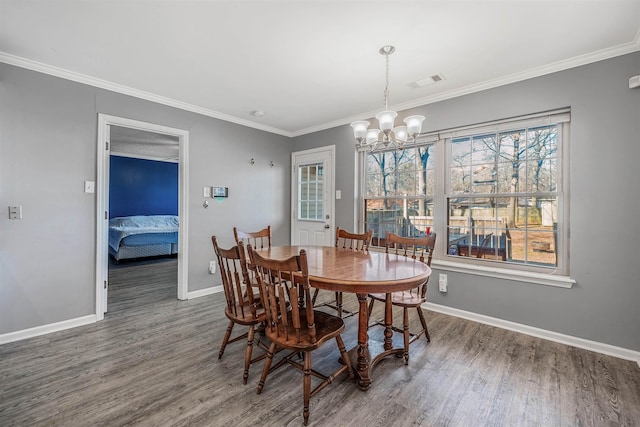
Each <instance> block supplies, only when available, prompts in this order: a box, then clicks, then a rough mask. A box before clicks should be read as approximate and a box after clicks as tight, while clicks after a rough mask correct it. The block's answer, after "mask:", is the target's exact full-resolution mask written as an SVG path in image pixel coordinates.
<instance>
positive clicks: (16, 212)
mask: <svg viewBox="0 0 640 427" xmlns="http://www.w3.org/2000/svg"><path fill="white" fill-rule="evenodd" d="M9 219H22V206H9Z"/></svg>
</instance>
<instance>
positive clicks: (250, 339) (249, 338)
mask: <svg viewBox="0 0 640 427" xmlns="http://www.w3.org/2000/svg"><path fill="white" fill-rule="evenodd" d="M254 334H255V330H254V329H253V325H251V326H249V334H248V336H247V348H246V349H245V351H244V374H242V384H246V383H247V380H248V379H249V366H250V365H251V352H252V351H253V337H254Z"/></svg>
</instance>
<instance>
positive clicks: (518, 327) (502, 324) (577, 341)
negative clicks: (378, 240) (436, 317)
mask: <svg viewBox="0 0 640 427" xmlns="http://www.w3.org/2000/svg"><path fill="white" fill-rule="evenodd" d="M422 308H424V309H426V310H431V311H435V312H438V313H443V314H448V315H450V316H455V317H461V318H463V319H467V320H472V321H474V322H479V323H484V324H486V325H491V326H495V327H498V328H502V329H507V330H510V331H514V332H520V333H522V334H526V335H531V336H533V337H538V338H542V339H546V340H549V341H554V342H557V343H560V344H566V345H570V346H573V347H578V348H582V349H585V350H590V351H594V352H596V353H601V354H606V355H609V356H613V357H618V358H620V359H625V360H631V361H634V362H636V363H638V366H640V351H635V350H629V349H627V348H622V347H616V346H614V345H610V344H604V343H600V342H596V341H590V340H586V339H584V338H578V337H574V336H571V335H565V334H560V333H557V332H553V331H547V330H546V329H540V328H535V327H533V326H528V325H523V324H522V323H515V322H510V321H508V320H502V319H498V318H496V317H490V316H485V315H483V314H477V313H473V312H470V311H464V310H459V309H457V308H452V307H447V306H445V305H440V304H434V303H431V302H426V303H424V304H423V305H422Z"/></svg>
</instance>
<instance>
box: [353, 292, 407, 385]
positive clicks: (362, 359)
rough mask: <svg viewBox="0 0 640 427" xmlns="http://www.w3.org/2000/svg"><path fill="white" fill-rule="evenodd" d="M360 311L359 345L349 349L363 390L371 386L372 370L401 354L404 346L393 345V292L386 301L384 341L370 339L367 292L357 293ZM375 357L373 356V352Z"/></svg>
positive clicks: (358, 381)
mask: <svg viewBox="0 0 640 427" xmlns="http://www.w3.org/2000/svg"><path fill="white" fill-rule="evenodd" d="M357 295H358V303H359V311H358V346H357V347H355V348H353V349H351V350H350V351H349V360H350V361H351V367H352V368H353V370H354V373H355V375H356V383H357V384H358V387H360V389H361V390H368V389H369V387H371V370H372V369H373V367H374V366H375V364H376V363H378V362H379V361H380V360H382V359H384V358H385V357H387V356H389V355H392V354H394V355H401V354H402V352H403V351H404V348H403V347H395V348H394V347H393V339H392V338H393V329H392V328H391V325H392V321H393V316H392V305H391V294H388V295H387V298H386V301H385V316H384V317H385V322H384V323H385V329H384V342H380V341H376V340H374V341H369V307H368V304H367V295H366V294H357ZM372 353H373V354H374V355H375V357H372V356H371V354H372Z"/></svg>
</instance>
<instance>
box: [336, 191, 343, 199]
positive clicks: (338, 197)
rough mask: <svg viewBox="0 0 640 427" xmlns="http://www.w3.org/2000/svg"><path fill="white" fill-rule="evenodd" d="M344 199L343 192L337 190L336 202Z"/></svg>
mask: <svg viewBox="0 0 640 427" xmlns="http://www.w3.org/2000/svg"><path fill="white" fill-rule="evenodd" d="M340 199H342V191H340V190H336V200H340Z"/></svg>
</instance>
